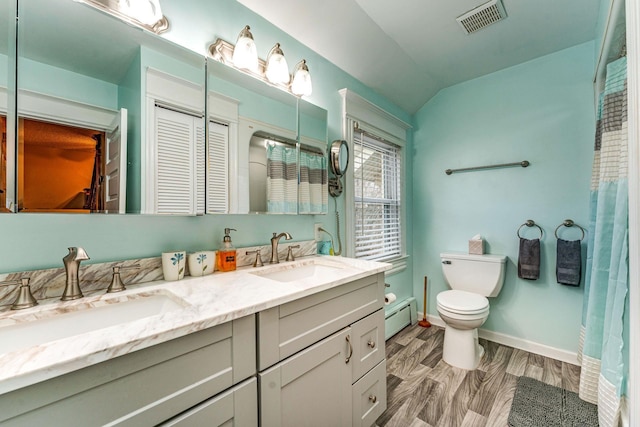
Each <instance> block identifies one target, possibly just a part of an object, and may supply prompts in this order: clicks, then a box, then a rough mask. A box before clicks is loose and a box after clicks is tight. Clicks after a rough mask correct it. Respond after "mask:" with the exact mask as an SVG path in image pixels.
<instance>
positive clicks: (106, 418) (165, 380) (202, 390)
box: [0, 315, 255, 426]
mask: <svg viewBox="0 0 640 427" xmlns="http://www.w3.org/2000/svg"><path fill="white" fill-rule="evenodd" d="M254 336H255V318H254V316H253V315H251V316H247V317H244V318H241V319H236V320H234V321H232V322H228V323H225V324H222V325H218V326H215V327H212V328H209V329H206V330H203V331H199V332H196V333H193V334H190V335H186V336H184V337H181V338H177V339H174V340H171V341H168V342H166V343H162V344H159V345H156V346H153V347H149V348H146V349H143V350H139V351H136V352H133V353H130V354H127V355H124V356H120V357H117V358H115V359H112V360H109V361H106V362H102V363H100V364H97V365H94V366H89V367H87V368H84V369H80V370H78V371H74V372H72V373H69V374H66V375H63V376H60V377H57V378H53V379H51V380H47V381H44V382H42V383H38V384H34V385H32V386H29V387H26V388H23V389H20V390H16V391H14V392H11V393H8V394H5V395H3V396H2V398H1V399H0V424H2V425H3V426H36V425H68V423H69V422H72V424H74V425H82V426H93V425H104V424H108V423H109V425H114V426H116V425H117V426H140V425H156V424H157V423H159V422H162V421H165V420H167V419H169V418H171V417H173V416H175V415H177V414H179V413H181V412H183V411H185V410H187V409H189V408H191V407H193V406H194V405H197V404H199V403H200V402H203V401H204V400H206V399H208V398H210V397H212V396H214V395H216V394H218V393H220V392H222V391H224V390H226V389H228V388H229V387H231V386H232V385H233V384H236V383H239V382H240V381H242V380H244V379H246V378H248V377H249V376H251V375H254V374H255V338H253V337H254Z"/></svg>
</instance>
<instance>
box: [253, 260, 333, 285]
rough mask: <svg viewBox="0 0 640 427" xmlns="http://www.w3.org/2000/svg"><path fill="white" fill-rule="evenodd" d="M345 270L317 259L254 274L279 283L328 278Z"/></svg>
mask: <svg viewBox="0 0 640 427" xmlns="http://www.w3.org/2000/svg"><path fill="white" fill-rule="evenodd" d="M343 269H344V267H343V266H341V265H338V264H332V263H330V262H325V261H321V260H319V259H316V260H308V261H300V262H296V263H292V264H282V265H278V266H275V267H267V268H266V269H264V270H256V271H254V272H252V274H255V275H256V276H260V277H265V278H267V279H271V280H275V281H277V282H293V281H296V280H302V279H322V278H326V277H327V275H329V274H333V273H335V272H336V271H340V270H343Z"/></svg>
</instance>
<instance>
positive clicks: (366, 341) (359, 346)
mask: <svg viewBox="0 0 640 427" xmlns="http://www.w3.org/2000/svg"><path fill="white" fill-rule="evenodd" d="M351 331H352V333H351V335H352V336H353V369H352V371H353V378H352V381H353V382H356V381H358V379H359V378H360V377H362V376H363V375H364V374H366V373H367V372H369V370H371V368H373V367H374V366H376V365H377V364H378V363H380V361H381V360H382V359H384V356H385V354H384V310H383V309H380V310H378V311H376V312H375V313H373V314H370V315H369V316H367V317H365V318H364V319H361V320H359V321H357V322H356V323H354V324H353V325H351Z"/></svg>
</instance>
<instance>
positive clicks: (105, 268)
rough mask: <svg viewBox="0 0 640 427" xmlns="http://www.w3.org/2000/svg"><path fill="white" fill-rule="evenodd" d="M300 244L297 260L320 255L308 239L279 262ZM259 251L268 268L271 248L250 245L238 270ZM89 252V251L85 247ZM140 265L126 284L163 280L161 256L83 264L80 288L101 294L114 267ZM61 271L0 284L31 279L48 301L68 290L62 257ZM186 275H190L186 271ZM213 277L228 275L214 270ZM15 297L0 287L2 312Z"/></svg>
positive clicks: (281, 249)
mask: <svg viewBox="0 0 640 427" xmlns="http://www.w3.org/2000/svg"><path fill="white" fill-rule="evenodd" d="M291 245H300V248H297V249H295V250H294V251H293V253H294V256H295V258H296V259H298V258H301V257H305V256H309V255H315V254H316V253H317V247H316V241H315V240H306V241H301V242H284V241H281V243H280V244H279V246H278V256H279V258H280V262H284V261H285V260H286V257H287V250H288V247H289V246H291ZM258 248H259V249H260V254H261V257H262V261H263V262H264V264H265V265H268V264H269V260H270V259H271V245H270V244H267V245H261V246H248V247H240V248H236V251H237V252H236V267H238V268H239V267H245V266H251V265H253V263H254V261H255V257H256V255H255V254H251V255H246V253H247V252H251V251H255V250H256V249H258ZM85 249H86V248H85ZM136 264H139V265H140V267H139V268H131V269H124V270H122V271H121V272H120V276H121V277H122V281H123V282H124V283H125V285H134V284H139V283H145V282H153V281H155V280H162V279H163V277H162V262H161V258H160V256H157V257H153V258H141V259H129V260H123V261H112V262H104V263H96V264H81V265H80V288H81V289H82V291H83V292H91V291H99V290H101V289H107V288H108V287H109V284H110V283H111V278H112V277H113V267H116V266H119V267H129V266H133V265H136ZM60 265H61V266H60V267H59V268H49V269H44V270H32V271H19V272H14V273H0V282H4V281H13V280H17V279H20V278H21V277H30V278H31V280H30V282H29V283H30V285H31V293H32V294H33V296H34V297H35V298H36V299H37V300H38V301H41V300H44V299H48V298H59V297H60V296H61V295H62V292H63V291H64V287H65V279H66V274H65V270H64V267H63V266H62V257H61V259H60ZM187 274H189V272H188V271H187ZM213 274H225V273H220V272H218V271H215V272H214V273H213ZM15 297H16V286H2V287H0V311H5V310H7V309H8V306H10V305H11V304H12V303H13V301H14V300H15Z"/></svg>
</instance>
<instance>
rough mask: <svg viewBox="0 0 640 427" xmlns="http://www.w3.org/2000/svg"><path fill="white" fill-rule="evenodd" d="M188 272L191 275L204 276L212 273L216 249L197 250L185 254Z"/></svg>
mask: <svg viewBox="0 0 640 427" xmlns="http://www.w3.org/2000/svg"><path fill="white" fill-rule="evenodd" d="M187 261H188V262H189V274H190V275H192V276H196V277H197V276H206V275H207V274H211V273H213V267H214V266H215V264H216V251H198V252H193V253H190V254H189V255H188V256H187Z"/></svg>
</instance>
